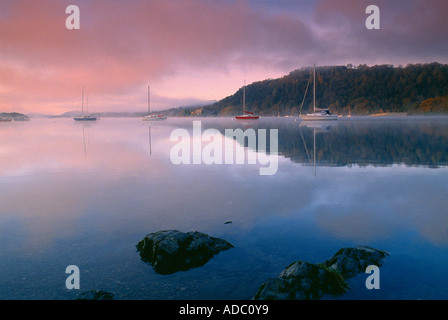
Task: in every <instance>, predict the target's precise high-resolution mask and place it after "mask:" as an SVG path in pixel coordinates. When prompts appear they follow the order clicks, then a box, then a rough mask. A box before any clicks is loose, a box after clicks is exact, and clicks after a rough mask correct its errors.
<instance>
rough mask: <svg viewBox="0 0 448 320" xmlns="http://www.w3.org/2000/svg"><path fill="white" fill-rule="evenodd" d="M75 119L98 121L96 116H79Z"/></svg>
mask: <svg viewBox="0 0 448 320" xmlns="http://www.w3.org/2000/svg"><path fill="white" fill-rule="evenodd" d="M73 120H75V121H96V120H97V118H95V117H79V118H73Z"/></svg>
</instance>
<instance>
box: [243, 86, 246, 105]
mask: <svg viewBox="0 0 448 320" xmlns="http://www.w3.org/2000/svg"><path fill="white" fill-rule="evenodd" d="M244 111H246V80H244V86H243V112H244Z"/></svg>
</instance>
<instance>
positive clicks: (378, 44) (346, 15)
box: [0, 0, 448, 114]
mask: <svg viewBox="0 0 448 320" xmlns="http://www.w3.org/2000/svg"><path fill="white" fill-rule="evenodd" d="M370 4H375V5H377V6H378V7H379V9H380V29H379V30H368V29H367V28H366V26H365V21H366V19H367V17H368V16H369V14H366V12H365V11H366V8H367V6H368V5H370ZM69 5H76V6H78V8H79V10H80V29H79V30H69V29H67V28H66V19H67V18H68V17H69V14H67V13H66V12H65V11H66V8H67V6H69ZM447 16H448V3H447V1H446V0H368V1H366V0H315V1H312V0H128V1H125V0H0V112H12V111H17V112H23V113H50V114H61V113H63V112H66V111H69V110H80V109H81V92H82V87H83V86H84V87H85V90H86V92H87V93H88V97H89V98H88V99H89V109H90V111H91V112H104V111H142V112H144V111H146V108H147V100H146V99H147V98H146V97H147V86H148V85H149V86H150V87H151V107H152V109H153V110H157V109H158V110H162V109H166V108H170V107H177V106H181V105H189V104H196V103H199V102H200V101H207V100H220V99H222V98H224V97H226V96H228V95H231V94H233V93H235V91H236V90H238V88H240V87H241V86H242V85H243V82H244V81H246V83H252V82H255V81H259V80H264V79H267V78H277V77H281V76H283V75H285V74H288V73H289V72H290V71H292V70H294V69H298V68H301V67H307V66H311V65H313V64H317V65H346V64H348V63H352V64H355V65H357V64H367V65H375V64H383V63H387V64H394V65H399V64H402V65H406V64H408V63H425V62H433V61H438V62H441V63H448V19H447V18H446V17H447Z"/></svg>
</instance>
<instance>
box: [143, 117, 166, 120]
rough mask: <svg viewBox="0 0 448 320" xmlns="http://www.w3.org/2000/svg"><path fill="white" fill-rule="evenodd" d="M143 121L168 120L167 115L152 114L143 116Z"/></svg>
mask: <svg viewBox="0 0 448 320" xmlns="http://www.w3.org/2000/svg"><path fill="white" fill-rule="evenodd" d="M142 120H143V121H161V120H166V117H165V116H151V117H148V116H146V117H143V118H142Z"/></svg>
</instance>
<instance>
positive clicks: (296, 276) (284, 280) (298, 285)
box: [254, 261, 348, 300]
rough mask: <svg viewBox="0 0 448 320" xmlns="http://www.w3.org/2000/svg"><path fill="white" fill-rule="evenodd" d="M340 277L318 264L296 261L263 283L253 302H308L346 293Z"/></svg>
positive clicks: (345, 284)
mask: <svg viewBox="0 0 448 320" xmlns="http://www.w3.org/2000/svg"><path fill="white" fill-rule="evenodd" d="M347 289H348V284H347V283H346V282H345V280H344V279H343V278H342V277H341V275H340V274H339V273H338V272H336V271H333V270H330V269H328V268H325V267H324V266H322V265H319V264H313V263H308V262H304V261H296V262H294V263H292V264H290V265H289V266H288V267H286V269H285V270H283V272H282V273H280V275H279V276H278V277H277V278H275V279H270V280H268V281H266V282H265V283H263V285H262V286H261V287H260V290H259V291H258V293H257V294H256V295H255V297H254V299H255V300H309V299H320V298H322V297H323V296H324V295H332V296H337V295H341V294H343V293H345V292H346V290H347Z"/></svg>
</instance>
